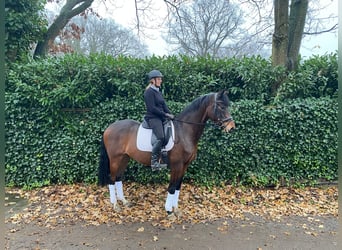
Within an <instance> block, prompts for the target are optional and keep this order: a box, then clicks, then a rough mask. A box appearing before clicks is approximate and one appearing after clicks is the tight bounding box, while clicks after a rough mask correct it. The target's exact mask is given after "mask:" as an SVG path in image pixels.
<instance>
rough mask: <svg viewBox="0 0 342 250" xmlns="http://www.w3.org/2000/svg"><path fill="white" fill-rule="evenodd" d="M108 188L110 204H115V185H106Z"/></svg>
mask: <svg viewBox="0 0 342 250" xmlns="http://www.w3.org/2000/svg"><path fill="white" fill-rule="evenodd" d="M108 187H109V197H110V203H112V204H116V202H117V200H116V194H115V185H112V184H110V185H108Z"/></svg>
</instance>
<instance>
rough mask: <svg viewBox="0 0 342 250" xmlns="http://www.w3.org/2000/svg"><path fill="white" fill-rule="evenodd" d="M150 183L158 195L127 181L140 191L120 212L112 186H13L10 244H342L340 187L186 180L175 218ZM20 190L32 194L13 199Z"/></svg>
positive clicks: (261, 247)
mask: <svg viewBox="0 0 342 250" xmlns="http://www.w3.org/2000/svg"><path fill="white" fill-rule="evenodd" d="M149 188H152V189H153V190H154V193H153V194H151V193H150V192H149V191H146V187H143V188H140V186H139V185H135V184H132V185H130V186H129V185H128V187H127V189H128V190H129V191H132V190H134V191H135V192H136V194H135V193H133V192H130V193H131V200H132V201H133V206H132V207H131V208H125V210H123V211H122V212H120V213H116V212H114V211H113V210H111V209H110V204H109V203H108V196H107V195H108V194H106V190H105V189H98V188H97V187H93V186H85V185H76V186H55V187H48V188H43V189H40V190H34V191H22V190H13V189H12V190H7V191H10V193H12V194H8V196H12V198H11V199H9V200H7V203H5V207H6V223H5V228H6V239H5V240H6V249H10V250H12V249H35V250H38V249H48V250H50V249H51V250H57V249H63V250H64V249H100V250H102V249H104V250H106V249H108V250H110V249H164V250H178V249H189V250H191V249H196V250H197V249H198V250H201V249H228V250H229V249H234V250H235V249H242V250H245V249H247V250H249V249H251V250H256V249H257V250H265V249H277V250H279V249H280V250H282V249H324V250H329V249H338V248H337V239H338V234H337V231H338V219H337V207H338V205H337V188H335V187H326V188H323V189H321V188H309V189H300V190H292V189H291V190H285V189H283V190H273V191H272V190H238V189H237V190H235V189H230V190H228V191H229V192H227V188H225V189H224V190H222V189H217V190H210V191H208V190H204V189H197V188H194V187H192V186H186V187H185V188H184V195H183V199H182V200H181V201H180V202H181V203H180V206H181V208H182V209H183V216H182V218H180V219H178V220H176V221H174V222H170V221H168V220H166V219H165V216H162V215H163V210H162V209H160V208H162V207H163V202H164V199H162V198H160V196H161V195H160V193H163V190H164V189H163V188H162V187H157V186H153V187H149ZM192 193H196V194H199V195H191V194H192ZM138 194H139V195H138ZM19 196H22V197H26V199H21V198H20V199H18V200H15V201H13V199H15V197H19ZM10 200H11V201H10ZM102 201H103V202H102ZM203 204H206V206H203Z"/></svg>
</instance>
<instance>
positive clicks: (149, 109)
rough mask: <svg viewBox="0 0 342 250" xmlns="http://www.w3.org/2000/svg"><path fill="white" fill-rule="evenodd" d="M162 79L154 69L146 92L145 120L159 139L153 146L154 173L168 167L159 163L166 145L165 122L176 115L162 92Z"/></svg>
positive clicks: (152, 164) (149, 74)
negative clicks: (171, 110)
mask: <svg viewBox="0 0 342 250" xmlns="http://www.w3.org/2000/svg"><path fill="white" fill-rule="evenodd" d="M162 78H163V75H162V73H161V72H160V71H158V70H155V69H154V70H152V71H151V72H150V73H148V81H149V84H148V86H147V87H146V89H145V92H144V100H145V105H146V114H145V120H146V121H147V123H148V125H149V126H150V127H151V128H152V131H153V133H154V134H155V136H156V138H157V140H156V141H155V142H154V144H153V145H152V155H151V167H152V170H153V171H155V170H161V169H162V168H165V167H166V164H162V163H160V162H159V157H160V153H161V149H162V146H163V145H165V144H166V142H165V136H164V129H163V122H164V121H165V120H166V119H171V120H173V119H174V115H172V114H171V112H170V110H169V108H168V107H167V105H166V102H165V100H164V97H163V95H162V93H161V91H160V85H161V83H162V81H163V80H162Z"/></svg>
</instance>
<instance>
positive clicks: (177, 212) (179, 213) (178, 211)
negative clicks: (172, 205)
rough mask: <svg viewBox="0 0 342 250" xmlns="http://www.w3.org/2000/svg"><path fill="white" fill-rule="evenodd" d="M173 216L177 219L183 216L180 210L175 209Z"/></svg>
mask: <svg viewBox="0 0 342 250" xmlns="http://www.w3.org/2000/svg"><path fill="white" fill-rule="evenodd" d="M174 214H175V215H176V216H177V217H181V216H182V215H183V212H182V210H180V209H178V208H176V209H175V210H174Z"/></svg>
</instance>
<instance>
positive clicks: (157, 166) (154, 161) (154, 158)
mask: <svg viewBox="0 0 342 250" xmlns="http://www.w3.org/2000/svg"><path fill="white" fill-rule="evenodd" d="M161 147H162V141H161V140H157V141H156V142H155V143H154V144H153V146H152V155H151V167H152V171H156V170H161V169H163V168H166V167H167V165H166V164H161V163H160V162H159V156H160V151H161Z"/></svg>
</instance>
